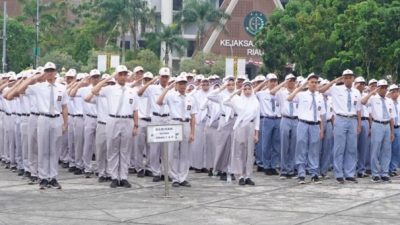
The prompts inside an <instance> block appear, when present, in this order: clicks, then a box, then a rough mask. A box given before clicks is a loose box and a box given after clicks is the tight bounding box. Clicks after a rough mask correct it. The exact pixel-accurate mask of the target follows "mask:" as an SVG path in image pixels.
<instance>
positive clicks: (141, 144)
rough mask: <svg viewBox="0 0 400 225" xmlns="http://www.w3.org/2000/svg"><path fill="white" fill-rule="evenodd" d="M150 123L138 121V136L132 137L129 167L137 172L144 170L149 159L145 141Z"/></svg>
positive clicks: (147, 145)
mask: <svg viewBox="0 0 400 225" xmlns="http://www.w3.org/2000/svg"><path fill="white" fill-rule="evenodd" d="M149 124H150V122H147V121H145V120H141V119H139V129H138V134H137V135H136V136H135V137H134V141H133V152H132V157H131V167H133V168H135V169H136V170H137V171H141V170H143V169H145V167H146V166H147V159H148V158H149V154H148V151H149V144H147V139H146V129H147V126H148V125H149Z"/></svg>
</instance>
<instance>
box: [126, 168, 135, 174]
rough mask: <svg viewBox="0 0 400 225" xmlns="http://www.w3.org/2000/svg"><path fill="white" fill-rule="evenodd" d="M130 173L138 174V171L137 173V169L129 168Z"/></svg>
mask: <svg viewBox="0 0 400 225" xmlns="http://www.w3.org/2000/svg"><path fill="white" fill-rule="evenodd" d="M128 172H129V174H135V173H137V171H136V169H135V168H129V169H128Z"/></svg>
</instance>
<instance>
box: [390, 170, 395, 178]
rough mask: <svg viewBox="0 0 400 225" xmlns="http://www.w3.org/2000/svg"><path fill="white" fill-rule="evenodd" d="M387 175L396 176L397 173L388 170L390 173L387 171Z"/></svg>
mask: <svg viewBox="0 0 400 225" xmlns="http://www.w3.org/2000/svg"><path fill="white" fill-rule="evenodd" d="M389 176H390V177H396V176H397V173H396V172H394V171H393V172H390V173H389Z"/></svg>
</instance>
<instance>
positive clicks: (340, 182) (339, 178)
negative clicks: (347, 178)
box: [336, 177, 344, 184]
mask: <svg viewBox="0 0 400 225" xmlns="http://www.w3.org/2000/svg"><path fill="white" fill-rule="evenodd" d="M336 182H338V183H339V184H344V180H343V177H338V178H336Z"/></svg>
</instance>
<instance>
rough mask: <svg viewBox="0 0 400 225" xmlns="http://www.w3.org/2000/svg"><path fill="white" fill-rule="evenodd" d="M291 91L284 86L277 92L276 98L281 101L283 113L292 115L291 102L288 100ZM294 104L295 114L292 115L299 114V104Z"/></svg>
mask: <svg viewBox="0 0 400 225" xmlns="http://www.w3.org/2000/svg"><path fill="white" fill-rule="evenodd" d="M289 94H290V93H289V91H288V89H286V88H283V89H281V90H279V91H278V92H277V93H276V98H277V100H278V102H279V105H280V107H279V108H280V110H281V112H280V113H281V115H284V116H291V115H290V102H289V101H288V100H287V97H288V96H289ZM292 104H293V115H292V116H297V105H296V104H295V103H292Z"/></svg>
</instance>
